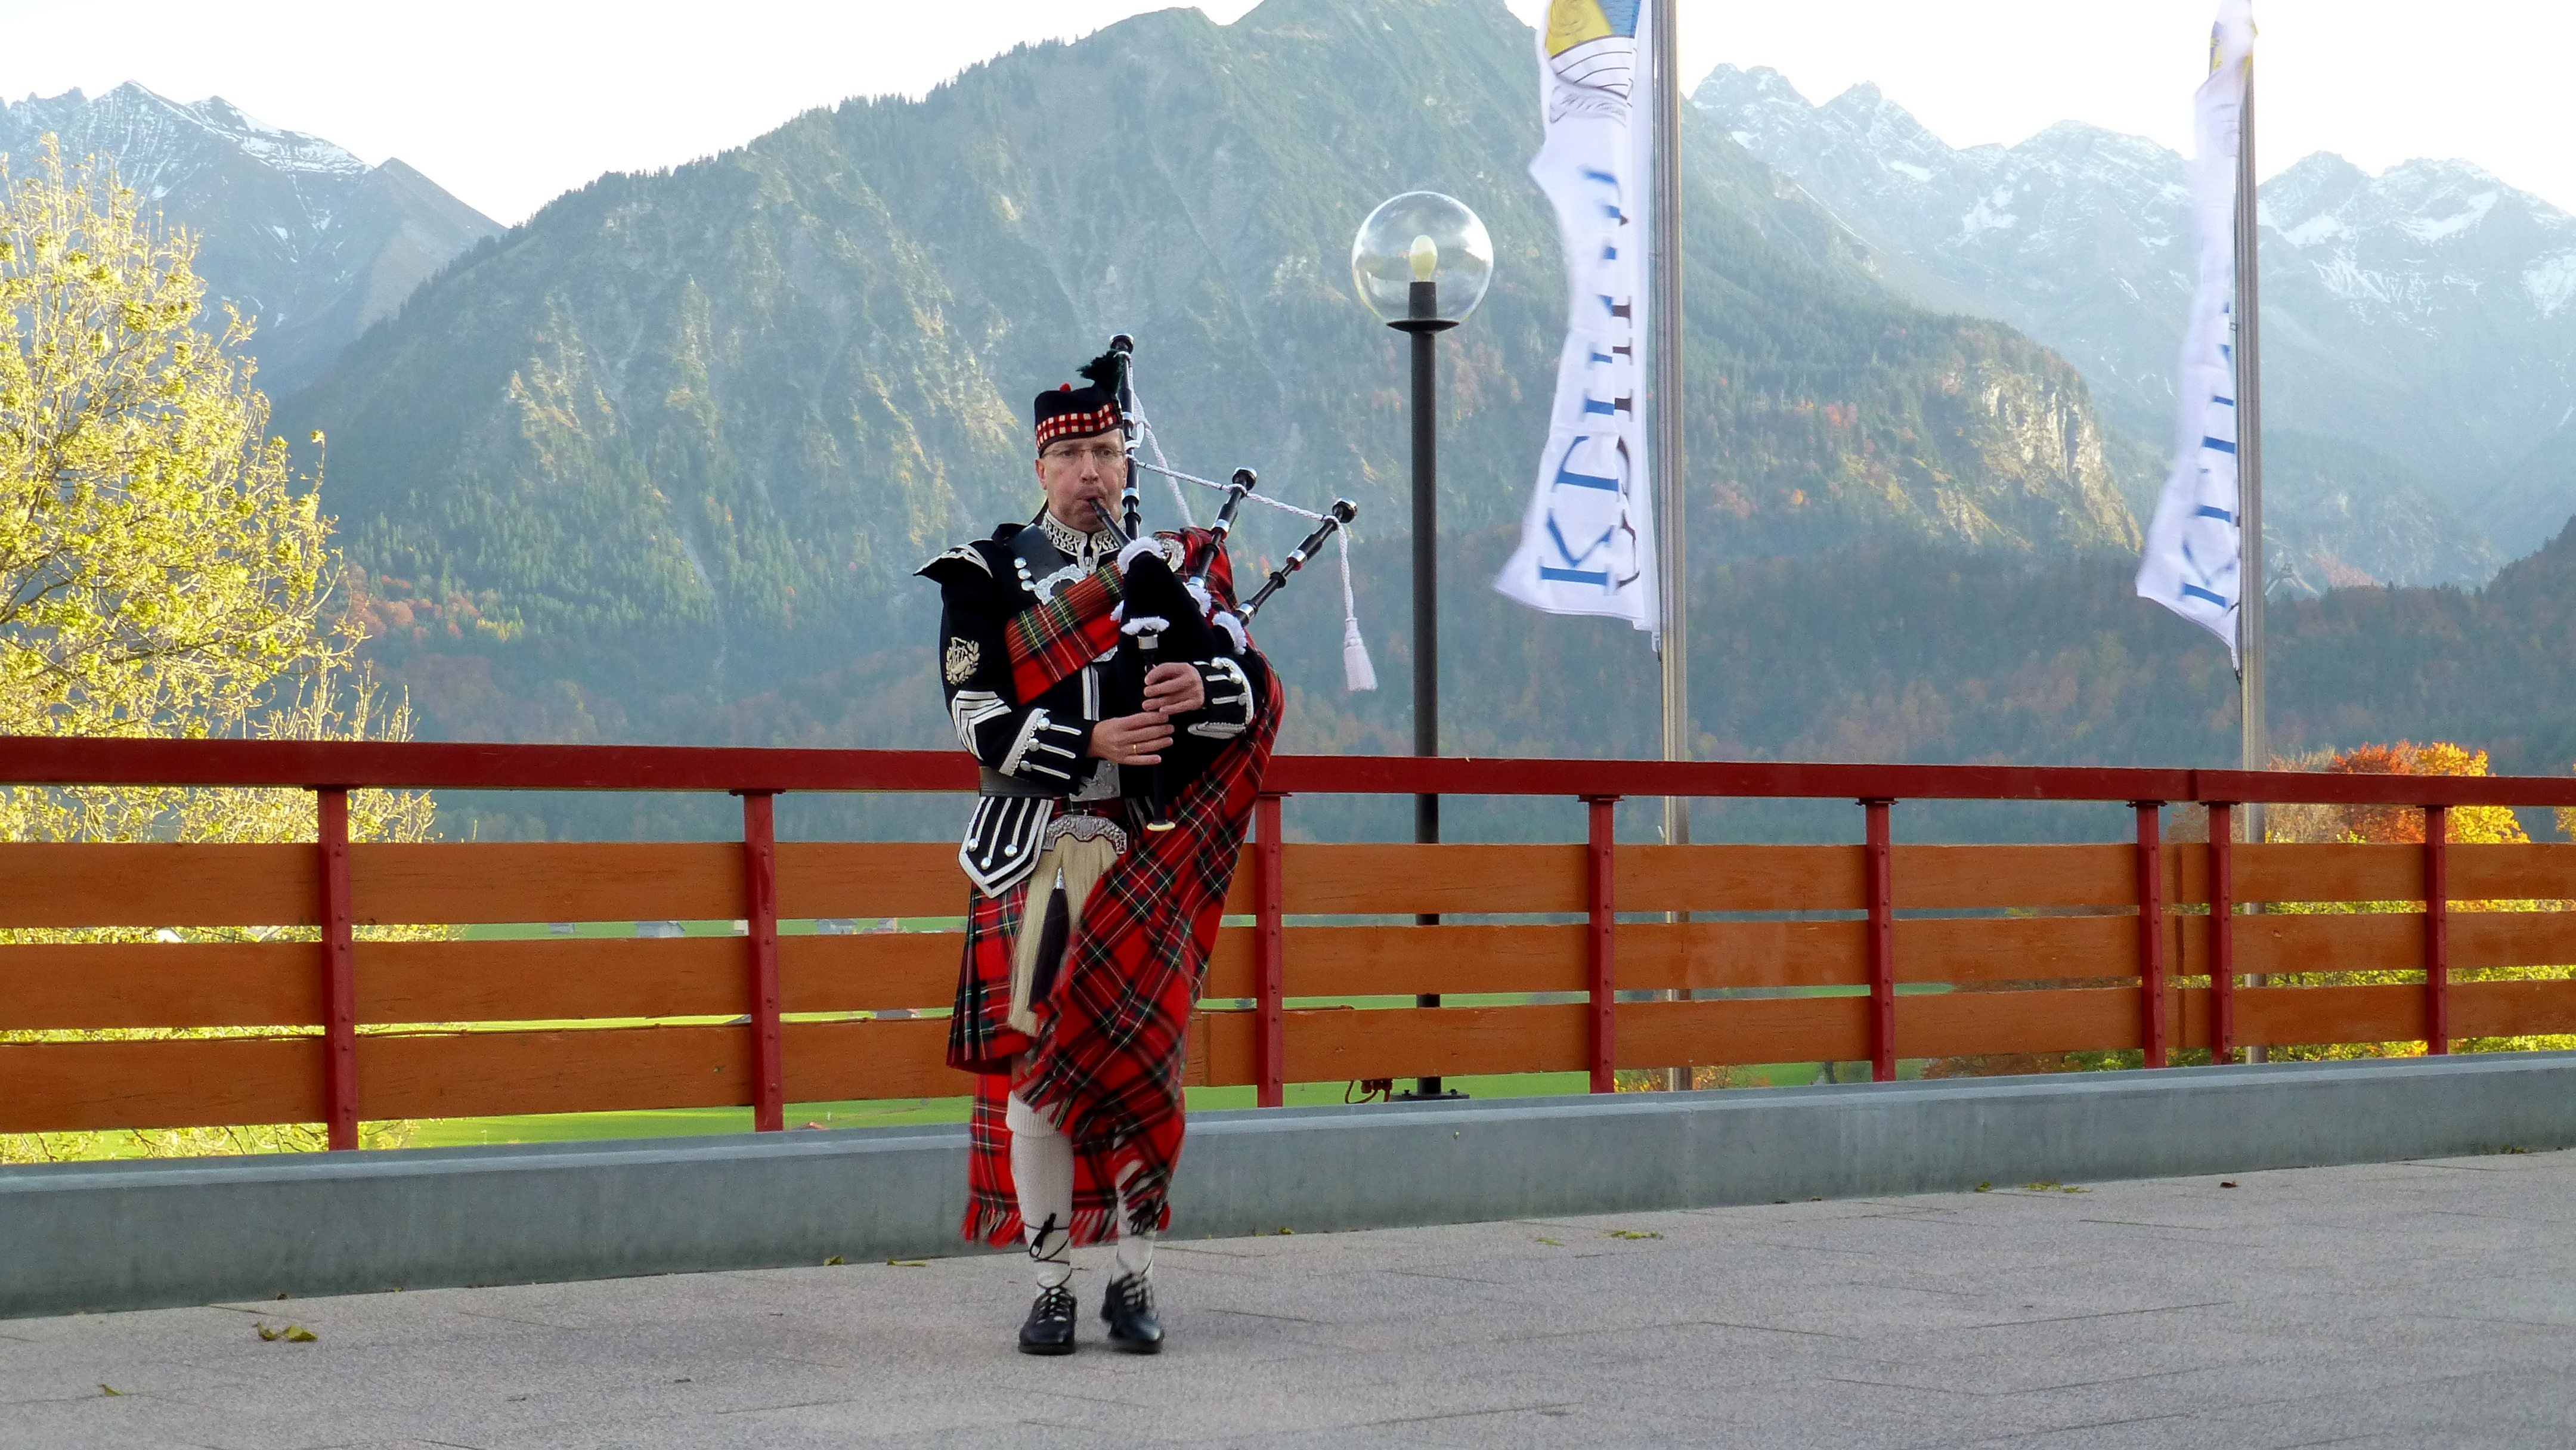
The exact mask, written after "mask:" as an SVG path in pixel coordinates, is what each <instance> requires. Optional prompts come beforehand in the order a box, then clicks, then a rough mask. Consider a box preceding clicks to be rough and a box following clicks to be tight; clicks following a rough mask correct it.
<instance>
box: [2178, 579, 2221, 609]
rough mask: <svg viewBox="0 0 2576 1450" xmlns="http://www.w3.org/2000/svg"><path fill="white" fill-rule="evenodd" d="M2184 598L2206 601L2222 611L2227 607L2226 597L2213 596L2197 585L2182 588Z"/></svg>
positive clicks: (2187, 585)
mask: <svg viewBox="0 0 2576 1450" xmlns="http://www.w3.org/2000/svg"><path fill="white" fill-rule="evenodd" d="M2182 597H2183V598H2185V599H2206V600H2208V601H2209V602H2210V603H2212V604H2215V605H2217V606H2218V607H2219V608H2221V609H2225V608H2226V607H2227V600H2226V598H2225V596H2223V595H2217V594H2212V593H2210V592H2209V591H2208V590H2206V589H2203V588H2201V587H2200V586H2199V585H2197V584H2186V585H2184V586H2182Z"/></svg>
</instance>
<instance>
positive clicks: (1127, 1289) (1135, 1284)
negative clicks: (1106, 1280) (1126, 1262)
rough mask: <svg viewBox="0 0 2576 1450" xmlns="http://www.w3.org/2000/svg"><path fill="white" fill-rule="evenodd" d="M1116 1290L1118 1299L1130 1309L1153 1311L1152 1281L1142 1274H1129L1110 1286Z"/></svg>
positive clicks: (1148, 1312) (1149, 1312)
mask: <svg viewBox="0 0 2576 1450" xmlns="http://www.w3.org/2000/svg"><path fill="white" fill-rule="evenodd" d="M1110 1287H1111V1288H1113V1289H1115V1290H1117V1292H1118V1298H1119V1301H1120V1302H1121V1303H1123V1304H1125V1305H1126V1306H1127V1307H1128V1308H1129V1309H1130V1310H1138V1311H1142V1312H1144V1313H1147V1314H1151V1313H1152V1312H1154V1281H1153V1280H1151V1279H1148V1278H1146V1277H1145V1276H1144V1275H1142V1274H1129V1275H1127V1276H1125V1277H1124V1278H1121V1279H1120V1280H1119V1281H1118V1282H1117V1283H1115V1284H1113V1285H1111V1286H1110Z"/></svg>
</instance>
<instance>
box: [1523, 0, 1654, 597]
mask: <svg viewBox="0 0 2576 1450" xmlns="http://www.w3.org/2000/svg"><path fill="white" fill-rule="evenodd" d="M1659 3H1662V0H1552V3H1551V4H1550V5H1549V7H1548V16H1547V28H1546V29H1545V30H1543V31H1541V32H1540V34H1539V37H1538V61H1539V87H1540V91H1541V92H1542V94H1543V95H1544V96H1545V98H1546V107H1547V141H1546V144H1544V145H1543V146H1541V147H1540V148H1539V153H1538V156H1537V157H1536V158H1535V159H1533V160H1532V161H1531V162H1530V168H1529V170H1530V176H1531V178H1532V179H1533V180H1535V181H1537V182H1538V184H1539V188H1540V189H1541V190H1543V191H1545V192H1546V193H1547V196H1548V200H1550V201H1552V202H1554V203H1555V204H1556V225H1557V232H1558V235H1559V237H1560V238H1562V240H1563V242H1564V246H1565V269H1566V282H1567V291H1568V293H1569V294H1570V295H1569V297H1568V299H1567V308H1566V312H1567V316H1566V328H1565V351H1564V352H1563V353H1562V354H1561V355H1560V356H1559V358H1558V360H1557V365H1556V408H1555V412H1554V414H1553V415H1552V417H1551V420H1550V423H1549V426H1548V433H1547V449H1546V451H1545V452H1544V453H1542V454H1541V455H1540V457H1539V468H1538V490H1537V492H1536V493H1535V494H1534V495H1533V496H1532V497H1531V499H1530V506H1529V513H1528V515H1527V517H1526V518H1525V520H1524V521H1523V523H1522V525H1521V546H1520V549H1519V550H1518V551H1517V552H1515V553H1514V554H1513V555H1512V559H1511V562H1510V563H1508V564H1506V565H1504V566H1503V572H1502V576H1501V577H1500V578H1498V579H1496V580H1495V581H1494V587H1495V588H1496V589H1499V590H1501V591H1502V592H1503V593H1504V594H1506V595H1509V596H1510V597H1512V598H1514V599H1517V600H1519V601H1520V602H1521V603H1523V604H1526V605H1528V606H1530V607H1531V608H1533V609H1543V610H1546V611H1547V612H1548V613H1550V614H1611V615H1617V616H1619V617H1621V618H1623V619H1626V620H1629V621H1631V622H1632V623H1634V624H1635V625H1636V627H1637V628H1639V629H1644V630H1652V629H1655V628H1656V627H1657V623H1658V621H1657V611H1656V605H1657V595H1656V588H1657V580H1656V568H1655V564H1656V555H1655V511H1654V506H1653V497H1654V493H1653V489H1652V487H1651V485H1650V480H1651V479H1652V477H1653V473H1652V470H1651V469H1650V467H1649V463H1650V462H1651V460H1650V459H1649V457H1648V455H1647V451H1646V432H1647V430H1646V428H1645V427H1644V424H1643V422H1642V420H1641V419H1640V417H1639V412H1640V409H1641V406H1642V402H1643V397H1644V393H1645V388H1644V386H1643V383H1644V379H1645V358H1646V312H1647V308H1646V286H1645V279H1646V238H1647V236H1648V226H1647V221H1648V219H1647V207H1648V204H1649V200H1650V196H1651V193H1652V189H1653V188H1652V184H1651V181H1650V178H1651V177H1652V176H1653V175H1654V168H1653V166H1652V165H1651V160H1652V158H1651V155H1650V152H1651V150H1652V147H1653V144H1654V130H1655V128H1654V126H1653V125H1652V123H1651V122H1649V121H1648V120H1646V119H1645V118H1643V117H1637V118H1636V120H1635V124H1633V125H1632V124H1631V118H1632V116H1634V114H1635V109H1636V107H1635V101H1636V100H1637V99H1638V98H1641V97H1643V96H1645V95H1648V94H1650V91H1649V89H1648V87H1647V79H1648V74H1649V72H1648V67H1649V65H1651V64H1654V63H1657V62H1656V58H1655V57H1652V56H1651V55H1649V54H1648V50H1649V47H1648V46H1647V44H1646V39H1647V37H1648V36H1650V35H1652V33H1653V29H1652V27H1651V25H1649V24H1648V21H1647V14H1646V7H1647V6H1648V5H1653V4H1659Z"/></svg>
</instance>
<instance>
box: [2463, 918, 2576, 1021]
mask: <svg viewBox="0 0 2576 1450" xmlns="http://www.w3.org/2000/svg"><path fill="white" fill-rule="evenodd" d="M2458 920H2460V918H2456V917H2455V918H2453V921H2454V922H2455V923H2456V922H2457V921H2458ZM2451 1030H2452V1031H2453V1032H2456V1033H2458V1034H2459V1035H2460V1036H2462V1037H2537V1036H2543V1035H2557V1034H2561V1033H2571V1032H2576V981H2564V980H2562V981H2554V982H2460V981H2454V982H2453V983H2451Z"/></svg>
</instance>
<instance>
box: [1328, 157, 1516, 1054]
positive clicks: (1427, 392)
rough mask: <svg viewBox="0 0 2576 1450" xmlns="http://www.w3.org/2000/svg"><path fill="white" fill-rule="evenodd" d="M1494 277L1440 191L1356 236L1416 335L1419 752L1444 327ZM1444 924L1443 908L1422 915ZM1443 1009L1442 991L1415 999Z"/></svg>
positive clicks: (1375, 218)
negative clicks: (1438, 399)
mask: <svg viewBox="0 0 2576 1450" xmlns="http://www.w3.org/2000/svg"><path fill="white" fill-rule="evenodd" d="M1493 280H1494V243H1493V239H1492V238H1491V237H1489V236H1487V235H1486V234H1485V224H1484V223H1483V222H1482V221H1480V220H1478V219H1477V217H1476V214H1475V213H1474V212H1472V211H1469V210H1468V209H1467V207H1466V205H1465V203H1463V202H1460V201H1459V200H1457V199H1456V198H1455V197H1448V196H1443V195H1441V194H1440V193H1439V192H1436V191H1408V192H1406V193H1404V194H1403V195H1401V196H1396V197H1391V198H1389V199H1387V200H1386V201H1384V202H1381V203H1379V205H1378V208H1377V210H1375V211H1373V212H1370V213H1369V216H1368V220H1367V221H1364V222H1362V223H1360V230H1359V235H1358V236H1357V237H1354V238H1353V239H1352V241H1351V281H1352V282H1353V283H1354V284H1355V285H1356V287H1357V288H1358V290H1359V294H1360V299H1361V300H1362V301H1364V302H1366V303H1367V304H1368V305H1369V308H1370V310H1371V311H1373V312H1375V313H1376V314H1377V315H1378V318H1379V320H1381V321H1383V322H1384V323H1385V324H1386V325H1387V326H1389V327H1392V328H1394V329H1396V330H1397V331H1399V332H1404V333H1409V334H1411V335H1412V338H1413V753H1414V754H1416V755H1438V754H1439V753H1440V594H1439V584H1440V572H1439V570H1440V566H1439V542H1440V528H1439V524H1440V500H1439V478H1440V432H1439V412H1438V407H1437V398H1436V395H1437V393H1438V390H1439V355H1438V353H1437V351H1436V348H1437V347H1438V339H1439V336H1440V334H1441V333H1443V332H1446V331H1448V330H1449V329H1450V328H1453V327H1456V326H1457V325H1458V324H1459V323H1461V322H1464V321H1466V320H1467V314H1469V313H1471V312H1473V311H1475V310H1476V304H1477V303H1479V302H1482V301H1483V300H1484V299H1485V287H1486V285H1487V284H1488V283H1490V282H1492V281H1493ZM1413 839H1415V840H1416V841H1425V842H1429V841H1437V840H1439V839H1440V797H1438V796H1437V795H1430V794H1425V795H1417V796H1415V797H1414V798H1413ZM1414 922H1415V924H1417V925H1420V926H1437V925H1439V924H1440V918H1439V916H1438V915H1437V914H1436V913H1432V914H1425V915H1421V916H1417V917H1415V918H1414ZM1414 1001H1415V1003H1416V1004H1417V1005H1419V1006H1424V1007H1437V1006H1439V1005H1440V997H1439V995H1438V994H1437V993H1426V994H1424V995H1422V996H1418V997H1416V998H1415V999H1414ZM1406 1096H1408V1097H1414V1098H1437V1097H1443V1096H1446V1094H1444V1093H1443V1092H1442V1091H1441V1088H1440V1079H1438V1078H1436V1077H1426V1078H1417V1079H1416V1080H1415V1081H1414V1091H1413V1092H1411V1093H1409V1094H1406Z"/></svg>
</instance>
